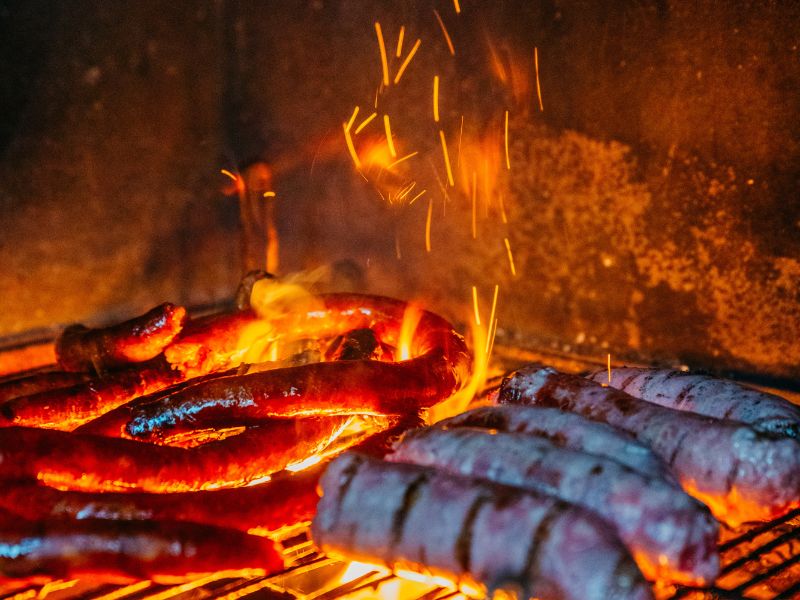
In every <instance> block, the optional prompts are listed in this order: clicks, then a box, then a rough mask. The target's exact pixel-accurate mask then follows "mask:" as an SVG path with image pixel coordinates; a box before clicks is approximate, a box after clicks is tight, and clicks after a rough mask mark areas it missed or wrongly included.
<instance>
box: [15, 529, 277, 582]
mask: <svg viewBox="0 0 800 600" xmlns="http://www.w3.org/2000/svg"><path fill="white" fill-rule="evenodd" d="M283 567H284V562H283V559H282V558H281V555H280V553H279V551H278V548H277V547H276V545H275V543H274V542H273V541H271V540H269V539H267V538H263V537H258V536H255V535H248V534H246V533H242V532H241V531H236V530H232V529H223V528H221V527H212V526H209V525H198V524H195V523H173V522H158V521H106V520H86V521H45V522H37V523H32V522H28V521H21V520H19V519H14V520H3V522H0V575H2V576H4V577H9V578H31V579H34V580H36V579H38V580H43V579H72V578H76V577H98V578H108V579H110V580H113V581H119V580H137V579H155V580H156V581H161V582H164V583H174V582H176V581H177V580H181V579H186V578H194V577H197V576H199V575H201V574H204V573H213V572H215V571H221V570H237V571H240V570H245V569H247V570H252V571H251V574H256V573H261V574H269V573H274V572H276V571H280V570H281V569H283Z"/></svg>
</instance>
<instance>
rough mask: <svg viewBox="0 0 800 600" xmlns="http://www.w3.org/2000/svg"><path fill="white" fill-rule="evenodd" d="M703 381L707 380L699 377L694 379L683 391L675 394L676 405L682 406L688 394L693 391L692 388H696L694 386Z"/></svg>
mask: <svg viewBox="0 0 800 600" xmlns="http://www.w3.org/2000/svg"><path fill="white" fill-rule="evenodd" d="M702 383H705V382H704V381H703V380H702V379H697V380H695V381H694V383H690V384H689V385H687V386H686V387H684V388H683V389H682V390H681V393H680V394H678V395H677V396H675V406H680V405H681V404H683V403H684V402H685V401H686V396H688V395H689V394H690V393H691V392H692V390H694V388H696V387H697V386H698V385H700V384H702Z"/></svg>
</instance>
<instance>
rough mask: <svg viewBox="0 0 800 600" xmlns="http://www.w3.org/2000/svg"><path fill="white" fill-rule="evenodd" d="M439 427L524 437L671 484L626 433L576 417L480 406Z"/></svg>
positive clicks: (664, 470)
mask: <svg viewBox="0 0 800 600" xmlns="http://www.w3.org/2000/svg"><path fill="white" fill-rule="evenodd" d="M436 426H438V427H445V428H452V427H480V428H483V429H496V430H497V431H505V432H509V433H511V432H516V433H527V434H529V435H535V436H538V437H543V438H546V439H548V440H550V441H552V442H553V443H555V444H556V445H558V446H562V447H564V448H569V449H571V450H580V451H583V452H588V453H589V454H596V455H598V456H604V457H606V458H610V459H612V460H615V461H617V462H618V463H621V464H623V465H625V466H626V467H628V468H630V469H633V470H634V471H636V472H637V473H639V474H641V475H644V476H645V477H661V478H662V479H665V480H667V481H672V480H673V477H672V474H671V473H670V472H669V471H668V469H667V468H666V465H665V464H664V461H662V460H661V459H660V458H659V457H658V456H656V455H655V454H654V453H653V451H652V450H651V449H650V448H648V447H647V446H645V445H644V444H640V443H639V442H637V441H636V438H635V437H634V436H632V435H631V434H629V433H628V432H626V431H622V430H621V429H617V428H615V427H611V426H610V425H606V424H605V423H598V422H597V421H590V420H589V419H587V418H585V417H582V416H581V415H578V414H575V413H569V412H564V411H563V410H558V409H555V408H540V407H538V406H514V405H499V406H481V407H479V408H475V409H473V410H469V411H467V412H464V413H461V414H459V415H456V416H454V417H450V418H449V419H445V420H443V421H439V422H438V423H436Z"/></svg>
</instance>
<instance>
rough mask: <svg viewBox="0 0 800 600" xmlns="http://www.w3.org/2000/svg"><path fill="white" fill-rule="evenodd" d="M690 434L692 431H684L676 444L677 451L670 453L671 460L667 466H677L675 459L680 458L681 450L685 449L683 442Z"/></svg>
mask: <svg viewBox="0 0 800 600" xmlns="http://www.w3.org/2000/svg"><path fill="white" fill-rule="evenodd" d="M690 433H691V432H690V431H684V432H683V433H681V437H680V438H679V439H678V442H677V443H676V444H675V449H674V450H673V451H672V452H671V453H670V455H669V460H668V461H667V464H668V465H669V466H670V467H671V466H672V465H674V464H675V459H676V458H678V453H679V452H680V451H681V448H682V447H683V440H685V439H686V437H687V436H688V435H689V434H690Z"/></svg>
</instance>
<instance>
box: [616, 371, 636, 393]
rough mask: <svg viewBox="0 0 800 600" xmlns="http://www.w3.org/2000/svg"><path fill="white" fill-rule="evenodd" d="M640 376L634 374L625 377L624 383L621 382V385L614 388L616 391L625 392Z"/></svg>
mask: <svg viewBox="0 0 800 600" xmlns="http://www.w3.org/2000/svg"><path fill="white" fill-rule="evenodd" d="M640 375H641V373H634V374H633V375H630V376H628V377H626V378H625V381H623V382H622V384H621V385H618V386H616V388H617V389H618V390H622V391H623V392H627V391H628V386H629V385H631V384H632V383H633V382H634V381H635V380H636V378H637V377H639V376H640Z"/></svg>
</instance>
